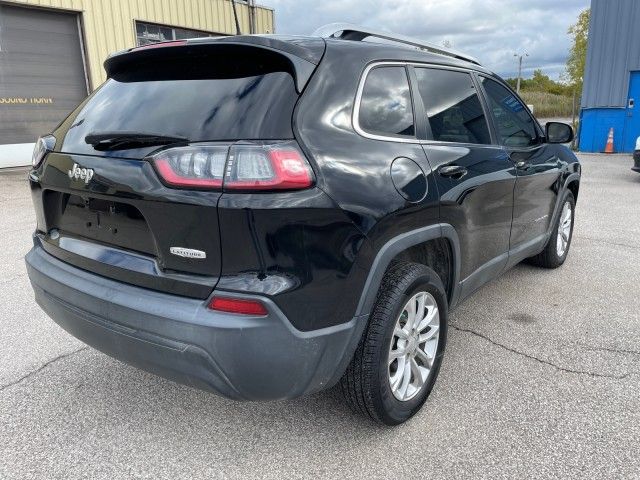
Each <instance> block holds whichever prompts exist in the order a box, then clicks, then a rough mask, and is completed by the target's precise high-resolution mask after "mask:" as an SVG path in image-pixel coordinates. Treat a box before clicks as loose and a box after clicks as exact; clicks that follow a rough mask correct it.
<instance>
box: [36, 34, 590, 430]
mask: <svg viewBox="0 0 640 480" xmlns="http://www.w3.org/2000/svg"><path fill="white" fill-rule="evenodd" d="M105 69H106V72H107V74H108V79H107V81H106V82H105V83H104V84H103V85H102V86H101V87H100V88H99V89H98V90H97V91H95V92H94V93H93V94H92V95H91V96H89V97H88V98H87V99H86V100H85V101H84V102H83V103H82V104H80V105H79V106H78V107H77V108H76V109H75V110H74V111H73V112H72V113H71V114H70V115H69V117H68V118H66V119H65V120H64V121H63V122H62V123H61V124H60V125H59V126H58V127H56V129H55V130H54V131H53V132H52V134H50V135H47V136H44V137H42V138H40V139H39V141H38V143H37V145H36V149H35V151H34V158H33V168H32V170H31V171H30V173H29V181H30V182H29V183H30V187H31V193H32V196H33V202H34V205H35V209H36V217H37V227H36V231H35V233H34V237H33V243H34V247H33V249H32V250H31V251H30V252H29V253H28V254H27V256H26V263H27V269H28V273H29V277H30V280H31V283H32V285H33V289H34V291H35V298H36V301H37V302H38V304H39V305H40V306H41V307H42V309H43V310H44V311H45V312H46V313H47V314H48V315H49V316H50V317H51V318H52V319H53V320H54V321H55V322H57V323H58V324H59V325H60V326H61V327H62V328H64V329H65V330H67V331H68V332H69V333H71V334H72V335H74V336H75V337H77V338H79V339H80V340H82V341H83V342H85V343H87V344H89V345H91V346H93V347H95V348H97V349H98V350H101V351H103V352H105V353H107V354H109V355H112V356H114V357H115V358H118V359H120V360H122V361H125V362H127V363H129V364H132V365H135V366H137V367H139V368H142V369H144V370H147V371H150V372H154V373H157V374H159V375H162V376H164V377H166V378H169V379H173V380H176V381H179V382H182V383H184V384H187V385H191V386H194V387H199V388H203V389H207V390H210V391H213V392H216V393H218V394H220V395H224V396H225V397H228V398H232V399H238V400H273V399H283V398H293V397H297V396H300V395H304V394H309V393H312V392H317V391H319V390H322V389H326V388H329V387H332V386H334V385H336V384H338V383H339V384H340V386H341V389H342V391H343V393H344V396H345V397H346V401H347V402H348V403H349V404H350V406H351V407H352V408H354V409H355V410H357V411H361V412H363V413H364V414H366V415H369V416H370V417H371V418H373V419H374V420H376V421H378V422H381V423H384V424H388V425H393V424H398V423H401V422H403V421H405V420H407V419H408V418H409V417H411V416H412V415H413V414H415V413H416V412H417V411H418V410H419V409H420V407H421V406H422V404H423V403H424V402H425V399H426V398H427V396H428V395H429V393H430V391H431V389H432V387H433V385H434V382H435V380H436V377H437V375H438V371H439V369H440V365H441V363H442V358H443V354H444V350H445V344H446V338H447V316H448V312H449V311H450V310H451V309H452V308H454V307H455V306H456V305H458V304H459V303H460V302H461V301H462V300H463V299H465V298H466V297H468V296H469V295H471V294H472V293H473V292H474V291H476V290H477V289H478V288H479V287H480V286H482V285H483V284H485V283H486V282H488V281H489V280H491V279H493V278H495V277H497V276H498V275H499V274H501V273H502V272H504V271H506V270H507V269H509V268H510V267H512V266H514V265H516V264H517V263H519V262H521V261H523V260H525V259H529V261H531V262H533V263H535V264H537V265H540V266H542V267H547V268H555V267H558V266H560V265H561V264H562V263H563V262H564V261H565V259H566V256H567V253H568V251H569V245H570V243H571V234H572V229H573V223H574V222H573V220H574V210H575V202H576V199H577V196H578V188H579V181H580V165H579V163H578V160H577V159H576V157H575V155H574V154H573V153H572V152H571V151H570V150H569V149H568V148H567V147H566V146H565V145H562V144H563V143H566V142H569V141H571V139H572V137H573V132H572V130H571V127H569V126H568V125H565V124H560V123H549V124H547V125H546V128H545V129H543V128H541V126H540V125H539V124H538V122H537V121H536V120H535V119H534V118H533V117H532V115H531V114H530V112H529V111H528V109H527V108H526V106H525V105H524V104H523V103H522V101H521V100H520V98H518V96H517V95H516V94H515V93H514V92H513V91H512V90H511V88H509V86H508V85H507V84H506V83H505V82H504V81H503V80H501V79H500V78H499V77H498V76H496V75H495V74H493V73H491V72H490V71H488V70H487V69H485V68H483V67H482V66H481V65H480V64H479V63H478V62H477V61H476V60H474V59H473V58H471V57H469V56H467V55H464V54H460V53H457V52H453V51H450V50H447V49H443V48H439V47H435V46H433V45H429V44H426V43H424V42H421V41H418V40H413V39H409V38H405V37H400V36H394V35H390V34H386V33H381V32H375V31H372V30H366V29H362V28H359V27H355V26H349V25H333V26H328V27H326V28H324V29H321V31H320V32H319V33H318V35H315V36H310V37H287V36H275V35H256V36H233V37H222V38H205V39H193V40H186V41H177V42H167V43H160V44H156V45H151V46H145V47H139V48H132V49H130V50H127V51H124V52H120V53H117V54H114V55H112V56H111V57H109V58H108V59H107V60H106V62H105Z"/></svg>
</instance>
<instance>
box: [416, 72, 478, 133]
mask: <svg viewBox="0 0 640 480" xmlns="http://www.w3.org/2000/svg"><path fill="white" fill-rule="evenodd" d="M415 71H416V77H417V79H418V90H419V91H420V96H421V97H422V102H423V103H424V109H425V111H426V112H427V117H428V118H429V124H430V125H431V133H432V136H433V140H437V141H441V142H458V143H480V144H489V143H491V135H489V128H488V127H487V119H486V118H485V116H484V112H483V111H482V104H481V103H480V99H479V98H478V95H477V92H476V90H475V88H474V84H473V80H472V79H471V75H469V74H468V73H464V72H454V71H451V70H439V69H435V68H416V69H415Z"/></svg>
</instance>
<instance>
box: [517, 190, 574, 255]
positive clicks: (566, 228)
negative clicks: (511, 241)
mask: <svg viewBox="0 0 640 480" xmlns="http://www.w3.org/2000/svg"><path fill="white" fill-rule="evenodd" d="M561 205H562V207H560V214H559V215H558V219H557V220H556V224H555V226H554V228H553V231H552V232H551V237H550V238H549V241H548V242H547V245H546V246H545V247H544V250H542V252H540V253H539V254H538V255H535V256H533V257H530V258H529V259H528V261H529V263H531V264H533V265H536V266H538V267H543V268H558V267H559V266H560V265H562V264H563V263H564V261H565V260H566V259H567V255H568V254H569V247H570V246H571V239H572V237H573V224H574V217H575V210H576V201H575V199H574V198H573V193H571V192H570V191H569V190H567V191H566V192H565V193H564V195H563V196H562V203H561ZM567 222H568V223H567Z"/></svg>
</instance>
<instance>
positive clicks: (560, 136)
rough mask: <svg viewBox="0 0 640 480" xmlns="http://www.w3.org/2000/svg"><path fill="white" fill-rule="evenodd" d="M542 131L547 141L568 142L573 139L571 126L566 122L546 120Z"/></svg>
mask: <svg viewBox="0 0 640 480" xmlns="http://www.w3.org/2000/svg"><path fill="white" fill-rule="evenodd" d="M544 131H545V135H546V137H547V143H569V142H570V141H571V140H573V128H571V125H567V124H566V123H561V122H548V123H547V124H546V125H545V127H544Z"/></svg>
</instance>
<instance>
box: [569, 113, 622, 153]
mask: <svg viewBox="0 0 640 480" xmlns="http://www.w3.org/2000/svg"><path fill="white" fill-rule="evenodd" d="M624 119H625V110H624V109H622V108H591V109H588V110H582V113H581V115H580V151H581V152H604V148H605V146H606V144H607V137H608V135H609V129H610V128H613V148H614V150H615V151H616V152H621V151H623V147H624V136H623V132H624Z"/></svg>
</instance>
